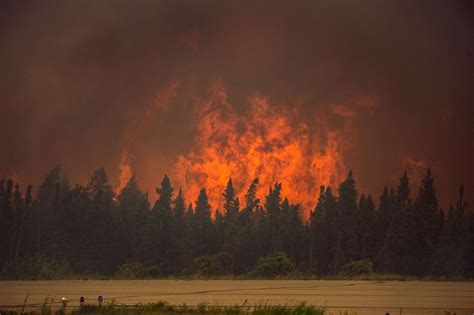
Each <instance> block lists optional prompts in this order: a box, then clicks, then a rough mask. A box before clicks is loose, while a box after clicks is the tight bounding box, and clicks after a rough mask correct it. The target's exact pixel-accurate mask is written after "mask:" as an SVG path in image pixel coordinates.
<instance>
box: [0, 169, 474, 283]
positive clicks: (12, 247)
mask: <svg viewBox="0 0 474 315" xmlns="http://www.w3.org/2000/svg"><path fill="white" fill-rule="evenodd" d="M257 188H258V179H249V188H248V191H247V193H246V194H245V195H244V196H241V197H243V199H242V200H243V203H242V208H241V204H240V202H239V198H238V196H237V194H236V190H235V189H234V186H233V182H232V180H231V179H229V181H228V183H227V186H226V188H225V189H224V191H222V201H223V203H222V204H223V208H222V209H221V210H219V209H216V210H215V211H213V209H212V208H211V205H210V202H209V198H208V195H207V193H206V190H205V188H203V189H201V190H200V192H199V195H198V196H196V201H195V206H194V207H193V204H192V203H189V204H188V206H186V202H187V201H186V200H185V199H184V193H183V190H182V189H181V188H180V189H178V190H176V191H177V194H176V195H175V193H174V192H175V190H174V188H173V187H172V184H171V181H170V179H169V178H168V176H164V178H163V180H162V182H161V183H160V186H159V187H158V188H157V189H156V193H157V195H158V196H157V200H156V202H155V204H154V206H153V207H150V203H149V200H148V195H147V194H146V193H144V192H143V191H141V190H140V187H139V184H138V182H137V180H136V178H135V177H134V176H132V177H131V178H130V180H129V181H128V183H127V184H126V185H125V186H124V187H123V189H122V190H121V191H120V192H118V194H117V195H116V194H115V192H114V190H113V189H112V186H111V185H110V183H109V181H108V176H107V173H106V171H105V170H104V169H103V168H100V169H98V170H96V171H95V172H94V174H93V175H92V176H91V178H90V180H89V183H88V184H87V185H86V186H81V185H76V186H74V187H71V186H70V184H69V182H68V180H67V178H65V177H64V176H63V175H62V174H61V167H60V166H58V167H55V168H54V169H53V170H52V171H51V172H50V173H48V174H47V175H46V176H45V178H44V180H43V182H42V184H41V185H40V186H39V187H38V189H37V190H36V191H34V190H33V188H32V186H31V185H30V186H26V187H24V186H22V185H21V184H20V183H16V182H14V181H13V180H12V179H0V233H1V238H0V264H1V265H3V268H2V274H1V276H2V277H6V278H8V277H10V278H26V277H31V278H34V277H51V273H46V274H45V273H44V272H45V271H44V270H48V269H45V266H49V267H48V268H52V269H51V270H52V271H51V270H50V272H53V273H54V274H66V273H69V274H71V273H72V274H103V275H113V274H117V275H122V276H124V275H127V277H129V276H130V275H131V276H132V277H133V272H135V274H136V276H138V277H148V276H149V277H158V276H167V275H180V274H182V273H189V272H196V273H197V274H200V275H215V274H223V273H229V274H230V273H232V274H250V275H256V276H257V275H260V276H261V275H265V274H267V273H268V274H271V276H274V273H275V272H277V273H278V272H279V270H284V273H288V272H290V271H291V272H295V271H298V272H302V273H307V274H316V275H333V274H339V273H341V272H343V273H347V270H349V269H350V270H352V271H354V270H355V268H356V267H358V266H370V268H365V269H363V270H372V268H373V270H375V272H387V273H399V274H408V275H416V276H423V275H427V274H430V275H437V276H449V277H473V276H474V268H473V267H472V266H473V265H474V261H473V259H474V254H473V253H474V215H473V212H472V211H471V209H470V207H469V204H468V203H467V202H466V200H464V187H463V186H461V187H460V188H459V198H458V200H457V201H456V202H455V203H454V205H452V206H451V207H450V208H449V210H448V211H446V212H443V211H442V210H441V209H440V208H439V205H438V198H437V193H436V187H435V181H434V179H433V174H432V173H431V170H429V169H428V170H427V172H426V175H425V177H424V178H423V180H422V182H421V186H420V188H419V191H418V194H417V195H416V196H413V198H414V199H413V200H414V201H412V199H411V198H412V197H411V196H410V193H411V189H410V179H409V177H408V175H407V173H406V172H404V173H403V175H402V176H401V177H400V179H399V182H398V185H397V187H395V188H389V187H385V188H384V189H383V192H382V194H381V196H380V202H379V203H378V205H377V206H376V204H375V202H374V200H373V199H372V196H371V195H370V194H364V193H361V194H360V195H359V193H358V190H357V186H356V181H355V179H354V177H353V174H352V172H349V173H348V176H347V178H346V179H345V180H344V181H343V182H342V183H340V185H339V187H338V189H337V194H335V193H333V190H332V189H331V187H324V186H321V187H320V192H319V196H315V202H316V206H315V208H314V209H313V211H311V212H310V215H309V218H308V219H307V221H305V220H304V218H303V217H302V214H301V207H300V205H298V204H293V203H292V202H291V200H289V199H288V198H287V197H285V196H284V194H283V193H282V184H281V183H278V182H277V183H275V184H274V185H273V186H271V187H269V188H268V194H267V196H265V199H264V203H263V205H261V204H260V200H259V199H258V198H257ZM282 266H283V267H282ZM289 267H291V268H289ZM267 269H268V270H270V269H271V272H270V271H268V270H267ZM38 270H42V271H41V272H39V271H38ZM282 272H283V271H282ZM357 272H359V271H357Z"/></svg>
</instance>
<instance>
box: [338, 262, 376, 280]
mask: <svg viewBox="0 0 474 315" xmlns="http://www.w3.org/2000/svg"><path fill="white" fill-rule="evenodd" d="M372 272H374V269H373V265H372V262H371V261H370V260H369V259H363V260H357V261H351V262H349V263H347V264H345V265H344V266H342V269H341V272H340V274H341V275H342V276H345V277H354V276H359V275H364V274H370V273H372Z"/></svg>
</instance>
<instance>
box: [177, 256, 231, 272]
mask: <svg viewBox="0 0 474 315" xmlns="http://www.w3.org/2000/svg"><path fill="white" fill-rule="evenodd" d="M184 273H185V274H189V275H195V276H201V277H212V276H218V275H222V274H224V267H223V266H222V264H221V261H220V259H219V256H218V255H213V256H201V257H198V258H195V259H194V260H193V263H192V264H191V266H190V267H188V268H187V269H186V270H185V271H184Z"/></svg>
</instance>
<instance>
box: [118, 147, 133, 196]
mask: <svg viewBox="0 0 474 315" xmlns="http://www.w3.org/2000/svg"><path fill="white" fill-rule="evenodd" d="M118 168H119V170H120V180H119V185H118V186H117V187H116V188H115V194H116V195H117V196H118V194H119V193H120V192H121V191H122V189H123V188H124V187H125V186H126V185H127V183H128V182H129V180H130V178H131V177H132V166H131V164H130V158H129V154H128V152H127V151H126V150H125V149H122V152H121V155H120V163H119V166H118Z"/></svg>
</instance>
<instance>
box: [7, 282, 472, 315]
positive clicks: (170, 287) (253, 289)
mask: <svg viewBox="0 0 474 315" xmlns="http://www.w3.org/2000/svg"><path fill="white" fill-rule="evenodd" d="M98 295H102V296H103V297H104V301H105V302H104V303H110V302H112V301H113V300H115V303H118V304H137V303H148V302H157V301H167V302H169V303H170V304H172V305H182V304H184V303H186V304H187V305H189V306H197V305H199V304H200V303H203V302H207V303H208V305H219V306H234V305H243V304H244V303H245V304H246V305H264V304H270V305H296V304H298V303H300V302H303V301H304V302H306V303H307V304H308V305H315V306H322V307H325V309H326V313H328V314H329V313H334V314H339V312H340V311H345V310H348V311H352V312H357V313H358V314H385V313H387V312H390V314H400V312H401V313H402V314H446V313H445V312H451V314H453V313H456V314H458V315H459V314H469V315H471V314H473V313H474V283H473V282H434V281H337V280H326V281H324V280H306V281H305V280H245V281H239V280H209V281H205V280H192V281H185V280H105V281H100V280H64V281H2V282H0V305H1V307H0V308H3V309H5V308H6V306H13V305H21V304H23V303H24V300H25V297H26V296H28V300H27V304H38V305H41V304H42V303H43V302H44V300H45V298H50V299H51V298H52V299H53V301H55V302H59V301H60V299H61V297H63V296H64V297H67V299H68V300H69V301H70V302H69V306H78V305H79V297H80V296H84V297H85V298H86V303H89V304H97V302H96V300H97V296H98ZM53 304H54V305H59V304H55V303H53ZM349 314H350V312H349Z"/></svg>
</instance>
